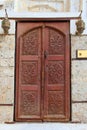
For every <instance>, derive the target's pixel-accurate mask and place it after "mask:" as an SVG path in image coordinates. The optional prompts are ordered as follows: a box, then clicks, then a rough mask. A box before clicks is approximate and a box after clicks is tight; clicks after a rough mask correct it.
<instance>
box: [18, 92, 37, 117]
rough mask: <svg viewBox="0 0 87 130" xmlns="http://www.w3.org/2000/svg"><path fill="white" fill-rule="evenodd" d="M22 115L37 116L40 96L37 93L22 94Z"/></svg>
mask: <svg viewBox="0 0 87 130" xmlns="http://www.w3.org/2000/svg"><path fill="white" fill-rule="evenodd" d="M20 109H21V110H20V112H21V113H22V115H27V116H29V115H37V114H38V113H39V112H38V94H37V92H35V91H22V92H21V107H20Z"/></svg>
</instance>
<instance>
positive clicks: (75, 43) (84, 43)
mask: <svg viewBox="0 0 87 130" xmlns="http://www.w3.org/2000/svg"><path fill="white" fill-rule="evenodd" d="M78 49H87V36H86V35H84V36H75V35H71V57H72V58H76V50H78Z"/></svg>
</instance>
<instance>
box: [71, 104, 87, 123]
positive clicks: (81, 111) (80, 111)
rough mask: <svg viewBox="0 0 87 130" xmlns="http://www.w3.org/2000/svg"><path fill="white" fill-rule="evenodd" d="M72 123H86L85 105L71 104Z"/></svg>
mask: <svg viewBox="0 0 87 130" xmlns="http://www.w3.org/2000/svg"><path fill="white" fill-rule="evenodd" d="M72 121H73V122H81V123H87V103H73V104H72Z"/></svg>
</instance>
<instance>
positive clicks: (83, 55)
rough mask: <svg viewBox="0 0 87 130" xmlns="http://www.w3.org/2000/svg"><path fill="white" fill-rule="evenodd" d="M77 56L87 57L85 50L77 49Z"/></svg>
mask: <svg viewBox="0 0 87 130" xmlns="http://www.w3.org/2000/svg"><path fill="white" fill-rule="evenodd" d="M77 58H83V59H84V58H87V50H77Z"/></svg>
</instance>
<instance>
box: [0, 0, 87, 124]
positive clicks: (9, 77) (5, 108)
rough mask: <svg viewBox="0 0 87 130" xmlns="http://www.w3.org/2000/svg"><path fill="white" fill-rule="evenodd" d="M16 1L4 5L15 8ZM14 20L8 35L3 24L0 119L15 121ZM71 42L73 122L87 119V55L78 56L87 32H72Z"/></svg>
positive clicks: (86, 41)
mask: <svg viewBox="0 0 87 130" xmlns="http://www.w3.org/2000/svg"><path fill="white" fill-rule="evenodd" d="M9 2H10V3H9ZM13 3H14V1H13V0H6V2H5V5H4V7H3V8H5V7H7V8H8V9H10V10H12V9H13V8H14V7H13ZM68 9H69V8H68ZM71 9H72V8H71ZM10 22H11V28H10V30H9V34H8V35H4V33H3V29H2V28H1V27H0V123H4V122H13V121H14V99H15V95H14V92H15V40H16V38H15V21H12V20H11V21H10ZM0 25H1V20H0ZM71 32H72V30H71ZM74 32H75V30H74ZM70 44H71V122H81V123H82V122H84V123H87V59H85V60H79V59H77V57H76V50H78V49H87V35H82V36H76V35H74V34H71V43H70Z"/></svg>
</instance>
